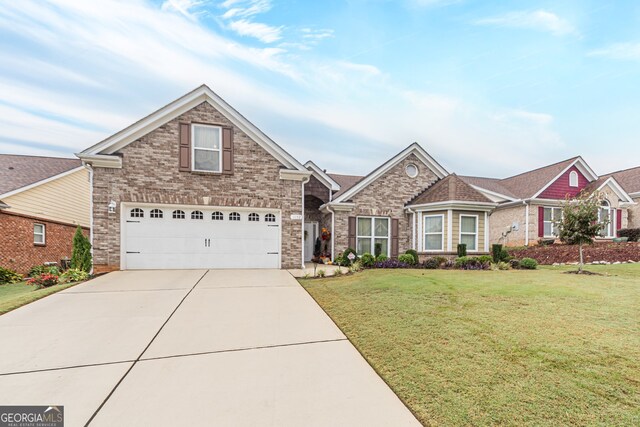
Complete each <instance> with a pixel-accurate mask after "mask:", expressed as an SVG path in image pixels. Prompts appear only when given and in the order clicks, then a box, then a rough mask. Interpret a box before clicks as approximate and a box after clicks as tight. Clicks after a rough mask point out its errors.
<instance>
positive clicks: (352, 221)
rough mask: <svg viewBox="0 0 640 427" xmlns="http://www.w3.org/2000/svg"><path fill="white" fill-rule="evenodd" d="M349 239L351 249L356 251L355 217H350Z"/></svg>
mask: <svg viewBox="0 0 640 427" xmlns="http://www.w3.org/2000/svg"><path fill="white" fill-rule="evenodd" d="M347 237H348V238H349V247H350V248H351V249H355V248H356V217H355V216H350V217H349V224H348V230H347ZM361 255H362V254H361Z"/></svg>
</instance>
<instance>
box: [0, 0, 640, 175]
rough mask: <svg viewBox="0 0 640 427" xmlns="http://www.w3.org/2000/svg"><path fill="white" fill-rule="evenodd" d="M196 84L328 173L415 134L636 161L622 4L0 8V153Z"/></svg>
mask: <svg viewBox="0 0 640 427" xmlns="http://www.w3.org/2000/svg"><path fill="white" fill-rule="evenodd" d="M202 83H206V84H208V85H209V86H210V87H211V88H212V89H213V90H214V91H216V92H217V93H218V94H220V95H221V96H222V97H223V98H225V99H226V100H227V101H228V102H229V103H230V104H231V105H233V106H234V107H235V108H236V109H238V110H239V111H240V112H241V113H243V114H244V115H245V116H246V117H248V118H249V120H251V121H252V122H254V123H255V124H256V125H258V126H259V127H260V128H261V129H262V130H263V131H265V132H266V133H267V134H268V135H269V136H271V137H272V138H273V139H275V140H276V141H277V142H278V143H279V144H281V145H282V146H283V147H284V148H285V149H287V150H288V151H289V152H291V153H292V154H293V155H294V156H296V157H297V158H298V159H299V160H300V161H302V162H304V161H306V160H308V159H313V160H314V161H315V162H316V163H317V164H319V165H320V166H321V167H324V168H327V169H328V170H329V171H333V172H342V173H354V174H362V173H367V172H368V171H370V170H371V169H373V168H375V167H376V166H377V165H378V164H379V163H381V162H383V161H384V160H386V159H387V158H389V157H390V156H391V155H393V154H395V153H396V152H398V151H400V150H401V149H402V148H404V147H406V146H407V145H409V144H410V143H411V142H413V141H418V142H419V143H420V144H422V146H423V147H424V148H425V149H426V150H427V151H429V152H430V153H431V155H432V156H433V157H435V158H436V160H438V161H439V162H440V163H441V164H442V165H443V166H444V167H445V168H447V169H448V170H449V171H452V172H457V173H459V174H477V175H484V176H498V177H500V176H506V175H509V174H513V173H518V172H521V171H523V170H527V169H530V168H534V167H538V166H541V165H544V164H547V163H552V162H556V161H560V160H563V159H565V158H568V157H571V156H573V155H577V154H581V155H583V157H585V159H586V160H587V162H588V163H590V164H591V165H592V167H593V168H594V169H595V170H596V172H597V173H605V172H609V171H612V170H617V169H622V168H626V167H631V166H638V165H640V3H639V2H636V1H602V0H600V1H589V0H580V1H577V0H576V1H509V2H502V1H495V2H494V1H486V0H477V1H475V0H458V1H456V0H396V1H391V0H351V1H337V0H323V1H306V0H305V1H302V0H292V1H284V0H219V1H213V0H212V1H207V0H156V1H151V0H146V1H143V0H127V1H121V2H120V1H114V0H104V1H97V0H96V1H90V2H89V1H82V0H76V1H71V0H53V1H48V2H44V1H29V0H21V1H19V2H2V4H0V129H1V130H2V132H0V152H5V153H6V152H8V153H21V154H41V155H55V156H69V155H72V153H74V152H78V151H80V150H82V149H83V148H86V147H88V146H90V145H93V144H94V143H96V142H98V141H100V140H102V139H104V138H105V137H107V136H109V135H111V134H113V133H115V132H116V131H118V130H120V129H122V128H124V127H126V126H128V125H129V124H131V123H133V122H134V121H136V120H138V119H140V118H141V117H143V116H145V115H147V114H148V113H150V112H152V111H154V110H156V109H157V108H160V107H161V106H163V105H164V104H166V103H168V102H170V101H172V100H173V99H175V98H177V97H179V96H181V95H183V94H184V93H186V92H187V91H189V90H191V89H193V88H195V87H197V86H199V85H200V84H202Z"/></svg>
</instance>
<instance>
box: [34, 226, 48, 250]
mask: <svg viewBox="0 0 640 427" xmlns="http://www.w3.org/2000/svg"><path fill="white" fill-rule="evenodd" d="M36 225H40V226H42V233H36V229H35V226H36ZM36 235H37V236H40V235H41V236H42V242H36ZM33 244H34V245H46V244H47V226H46V225H45V224H41V223H39V222H35V223H34V224H33Z"/></svg>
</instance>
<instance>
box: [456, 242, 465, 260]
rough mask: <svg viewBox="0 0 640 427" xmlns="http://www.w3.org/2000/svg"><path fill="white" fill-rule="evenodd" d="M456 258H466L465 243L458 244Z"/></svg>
mask: <svg viewBox="0 0 640 427" xmlns="http://www.w3.org/2000/svg"><path fill="white" fill-rule="evenodd" d="M457 253H458V258H460V257H465V256H467V244H466V243H458V250H457Z"/></svg>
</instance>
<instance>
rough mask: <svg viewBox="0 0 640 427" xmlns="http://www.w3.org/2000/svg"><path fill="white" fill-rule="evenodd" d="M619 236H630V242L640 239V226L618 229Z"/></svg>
mask: <svg viewBox="0 0 640 427" xmlns="http://www.w3.org/2000/svg"><path fill="white" fill-rule="evenodd" d="M618 237H628V238H629V240H628V241H629V242H637V241H638V240H640V228H623V229H621V230H618Z"/></svg>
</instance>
